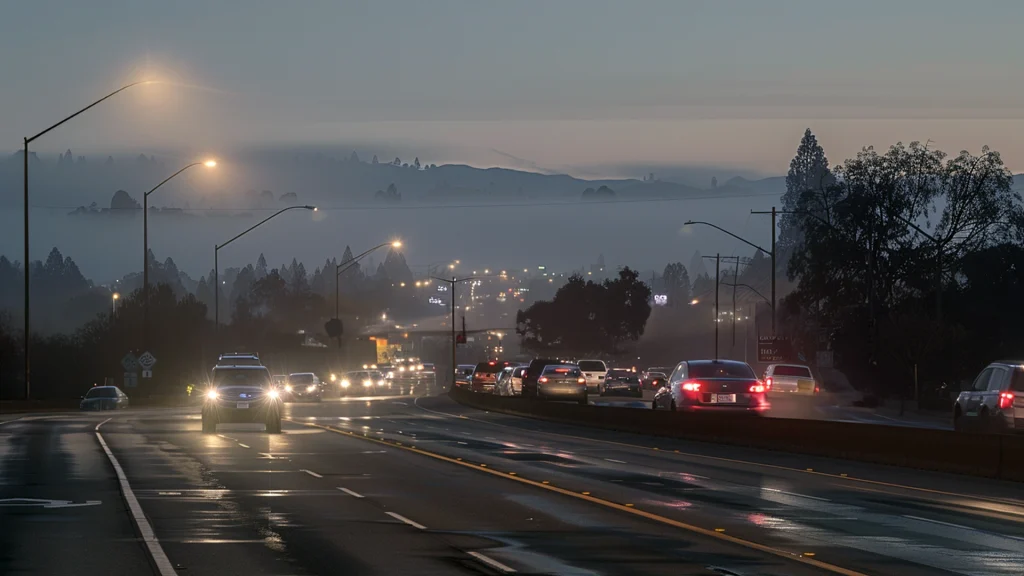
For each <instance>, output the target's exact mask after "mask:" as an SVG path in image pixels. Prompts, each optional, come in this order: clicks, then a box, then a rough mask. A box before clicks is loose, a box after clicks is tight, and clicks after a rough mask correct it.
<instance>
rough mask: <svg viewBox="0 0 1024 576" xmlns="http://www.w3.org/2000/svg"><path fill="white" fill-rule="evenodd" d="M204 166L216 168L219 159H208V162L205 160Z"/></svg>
mask: <svg viewBox="0 0 1024 576" xmlns="http://www.w3.org/2000/svg"><path fill="white" fill-rule="evenodd" d="M203 166H206V167H207V168H216V167H217V161H216V160H207V161H206V162H203Z"/></svg>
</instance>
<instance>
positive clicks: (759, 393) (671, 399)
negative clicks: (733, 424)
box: [651, 360, 769, 411]
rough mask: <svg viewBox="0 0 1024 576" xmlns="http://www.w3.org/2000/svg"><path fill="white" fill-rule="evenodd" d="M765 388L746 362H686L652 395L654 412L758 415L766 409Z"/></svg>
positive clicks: (677, 367)
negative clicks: (718, 412)
mask: <svg viewBox="0 0 1024 576" xmlns="http://www.w3.org/2000/svg"><path fill="white" fill-rule="evenodd" d="M766 390H767V388H766V387H765V385H764V383H763V382H761V381H760V380H758V379H757V376H755V375H754V370H753V369H752V368H751V367H750V366H749V365H748V364H747V363H746V362H738V361H735V360H686V361H683V362H680V363H679V364H677V365H676V367H675V368H674V369H673V370H672V374H671V375H670V376H669V377H668V385H666V386H662V387H661V388H660V389H659V390H658V391H657V392H655V394H654V401H653V402H652V403H651V408H653V409H655V410H659V409H666V410H735V411H761V410H766V409H767V408H768V407H769V404H768V400H767V397H766V394H765V392H766Z"/></svg>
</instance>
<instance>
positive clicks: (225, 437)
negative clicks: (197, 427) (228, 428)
mask: <svg viewBox="0 0 1024 576" xmlns="http://www.w3.org/2000/svg"><path fill="white" fill-rule="evenodd" d="M217 436H220V437H221V438H223V439H225V440H232V441H234V442H238V439H237V438H232V437H230V436H225V435H223V434H217Z"/></svg>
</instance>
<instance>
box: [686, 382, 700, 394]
mask: <svg viewBox="0 0 1024 576" xmlns="http://www.w3.org/2000/svg"><path fill="white" fill-rule="evenodd" d="M683 390H686V391H687V392H700V382H683Z"/></svg>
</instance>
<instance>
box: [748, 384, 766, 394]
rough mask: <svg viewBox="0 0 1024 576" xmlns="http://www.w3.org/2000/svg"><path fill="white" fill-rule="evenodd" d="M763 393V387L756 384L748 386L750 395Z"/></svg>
mask: <svg viewBox="0 0 1024 576" xmlns="http://www.w3.org/2000/svg"><path fill="white" fill-rule="evenodd" d="M764 391H765V385H764V384H761V383H760V382H758V383H757V384H751V385H750V392H751V393H752V394H762V393H764Z"/></svg>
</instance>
